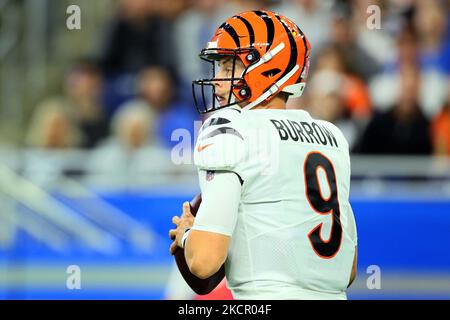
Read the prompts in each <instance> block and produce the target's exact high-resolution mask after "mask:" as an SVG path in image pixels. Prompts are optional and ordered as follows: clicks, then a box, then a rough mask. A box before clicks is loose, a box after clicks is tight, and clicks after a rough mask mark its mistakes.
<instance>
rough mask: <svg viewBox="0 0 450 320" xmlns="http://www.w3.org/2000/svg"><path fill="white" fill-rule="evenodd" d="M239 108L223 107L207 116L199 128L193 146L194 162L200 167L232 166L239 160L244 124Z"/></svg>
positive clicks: (242, 156) (231, 168) (240, 157)
mask: <svg viewBox="0 0 450 320" xmlns="http://www.w3.org/2000/svg"><path fill="white" fill-rule="evenodd" d="M241 122H242V121H241V115H240V111H239V110H236V109H231V110H230V109H229V108H227V109H223V110H221V111H219V112H216V113H215V114H213V115H212V116H211V117H209V118H208V119H207V120H206V121H205V123H204V124H203V125H202V127H201V128H200V133H199V135H198V139H197V143H196V145H195V150H194V163H195V165H196V166H197V167H198V168H200V169H209V170H233V169H234V168H235V167H236V165H238V164H239V163H240V162H241V161H243V159H244V156H245V153H246V147H245V132H244V126H243V125H242V124H241Z"/></svg>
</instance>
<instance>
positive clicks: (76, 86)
mask: <svg viewBox="0 0 450 320" xmlns="http://www.w3.org/2000/svg"><path fill="white" fill-rule="evenodd" d="M101 88H102V77H101V73H100V69H99V68H98V66H97V64H96V63H95V62H94V61H92V60H89V59H80V60H78V61H77V62H75V64H74V65H73V66H72V67H71V68H70V70H69V71H68V72H67V74H66V78H65V92H66V96H67V104H68V105H69V106H70V107H71V108H72V109H73V113H74V116H75V117H76V121H77V124H78V127H79V128H80V130H81V132H82V133H83V136H84V140H83V143H82V145H81V147H83V148H93V147H94V146H96V145H97V143H98V142H99V141H101V140H102V139H104V138H105V137H106V136H107V135H108V121H107V119H106V117H105V115H104V113H103V112H104V111H103V108H102V106H101V103H100V98H101Z"/></svg>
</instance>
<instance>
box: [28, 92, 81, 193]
mask: <svg viewBox="0 0 450 320" xmlns="http://www.w3.org/2000/svg"><path fill="white" fill-rule="evenodd" d="M25 144H26V146H28V147H29V149H27V150H26V151H25V152H24V154H23V167H22V170H23V175H24V176H25V177H27V178H28V179H30V180H32V181H33V182H35V183H37V184H39V185H42V186H49V185H51V184H52V183H54V182H55V181H57V180H58V179H59V178H60V177H61V176H63V175H71V176H74V175H80V174H82V171H80V170H79V169H78V168H77V164H79V161H78V162H77V157H76V156H75V157H73V156H74V155H73V154H72V153H70V152H68V151H70V150H74V148H77V147H79V146H80V145H81V144H82V134H81V131H80V130H79V128H78V127H77V126H76V121H75V118H74V115H73V110H72V109H71V108H69V107H68V106H67V104H66V103H65V102H64V101H63V100H61V99H56V98H53V99H49V100H46V101H44V102H42V103H41V104H40V105H38V106H37V108H36V109H35V111H34V114H33V116H32V119H31V123H30V128H29V130H28V133H27V135H26V138H25ZM62 151H64V152H62Z"/></svg>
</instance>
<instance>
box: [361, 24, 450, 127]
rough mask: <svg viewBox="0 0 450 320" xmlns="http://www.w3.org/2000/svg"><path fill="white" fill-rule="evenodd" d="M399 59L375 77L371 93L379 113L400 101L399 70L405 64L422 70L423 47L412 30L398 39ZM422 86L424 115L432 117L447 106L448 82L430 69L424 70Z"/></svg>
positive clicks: (420, 90) (370, 87)
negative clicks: (421, 48) (421, 55)
mask: <svg viewBox="0 0 450 320" xmlns="http://www.w3.org/2000/svg"><path fill="white" fill-rule="evenodd" d="M395 49H396V50H394V51H395V52H396V59H395V60H394V61H393V62H391V63H388V64H386V67H385V70H384V72H383V73H381V74H379V75H377V76H375V77H373V78H372V79H371V80H370V83H369V90H370V95H371V98H372V99H373V104H374V106H375V107H376V108H377V109H378V110H379V111H385V110H387V109H388V108H389V107H390V106H392V105H393V104H394V103H395V101H396V100H397V99H398V94H399V93H400V88H399V87H400V71H399V70H400V69H402V68H403V66H404V65H416V66H417V68H420V62H419V61H420V53H419V50H420V47H419V43H418V36H417V34H416V32H415V30H414V29H413V28H411V27H406V28H404V29H402V30H401V31H400V32H399V33H398V34H397V36H396V48H395ZM420 72H421V77H420V79H421V82H420V85H419V93H418V94H419V97H418V98H419V105H420V106H421V108H422V111H423V112H424V114H425V115H426V116H427V117H428V118H429V119H431V118H433V117H434V116H435V115H436V113H437V112H438V111H439V109H440V107H441V106H442V104H443V103H444V101H445V100H444V99H445V96H446V91H447V87H446V81H445V77H444V76H443V74H442V73H439V72H437V71H436V70H432V69H430V68H428V69H424V68H421V70H420Z"/></svg>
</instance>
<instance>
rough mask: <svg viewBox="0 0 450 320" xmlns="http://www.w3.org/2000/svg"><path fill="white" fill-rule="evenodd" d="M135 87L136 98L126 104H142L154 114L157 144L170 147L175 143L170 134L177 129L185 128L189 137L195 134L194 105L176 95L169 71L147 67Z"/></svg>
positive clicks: (140, 74)
mask: <svg viewBox="0 0 450 320" xmlns="http://www.w3.org/2000/svg"><path fill="white" fill-rule="evenodd" d="M137 86H138V97H137V98H136V99H135V100H133V101H131V102H128V103H131V104H134V103H137V102H138V103H140V104H144V105H146V106H147V107H148V108H149V109H150V110H151V111H152V112H154V113H155V115H156V119H157V120H156V121H155V125H156V126H157V128H156V129H155V130H156V139H157V141H158V143H159V144H160V145H162V146H164V147H167V148H170V147H173V146H174V145H175V144H176V142H172V133H173V132H174V130H176V129H178V128H183V129H186V130H188V131H189V132H190V134H191V137H193V136H194V121H195V120H196V119H197V118H198V116H197V114H196V111H195V108H194V107H193V106H191V105H188V104H186V103H185V102H184V101H182V100H181V99H180V98H179V97H178V96H177V95H176V93H175V89H176V88H175V85H174V81H173V77H172V75H171V74H170V72H169V70H167V69H165V68H163V67H159V66H149V67H146V68H144V69H143V70H142V71H141V72H140V73H139V76H138V81H137ZM128 103H127V104H128ZM127 104H125V105H127Z"/></svg>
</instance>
